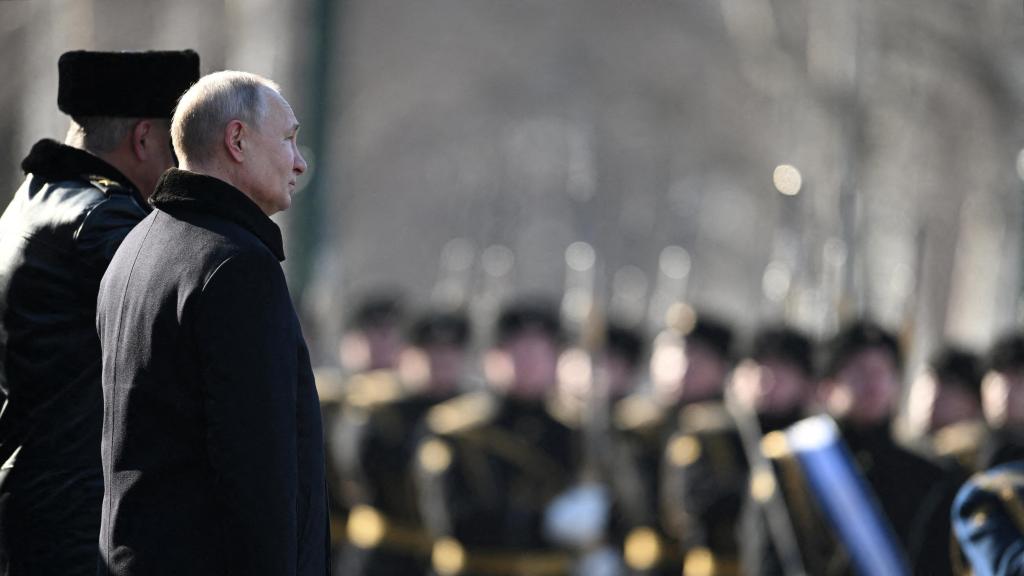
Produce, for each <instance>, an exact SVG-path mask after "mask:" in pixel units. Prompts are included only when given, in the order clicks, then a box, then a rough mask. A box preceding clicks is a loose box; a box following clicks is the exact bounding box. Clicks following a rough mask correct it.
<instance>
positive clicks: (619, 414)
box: [612, 394, 667, 432]
mask: <svg viewBox="0 0 1024 576" xmlns="http://www.w3.org/2000/svg"><path fill="white" fill-rule="evenodd" d="M666 412H667V410H666V408H665V407H664V406H663V405H662V404H660V403H658V401H657V400H655V399H654V398H653V397H651V396H648V395H645V394H633V395H631V396H627V397H625V398H623V399H622V400H619V401H618V402H617V403H616V404H615V408H614V409H613V412H612V423H613V424H614V425H615V428H617V429H619V430H623V431H627V432H629V431H643V430H650V429H652V428H655V427H658V426H660V425H662V424H663V423H664V422H665V416H666Z"/></svg>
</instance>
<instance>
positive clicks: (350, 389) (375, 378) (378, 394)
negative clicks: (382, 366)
mask: <svg viewBox="0 0 1024 576" xmlns="http://www.w3.org/2000/svg"><path fill="white" fill-rule="evenodd" d="M403 395H404V389H403V387H402V384H401V382H400V381H399V380H398V376H397V375H396V374H395V373H394V372H392V371H390V370H373V371H370V372H363V373H360V374H354V375H352V376H350V377H349V378H348V380H347V381H346V382H345V399H344V402H345V404H346V405H347V406H351V407H353V408H359V409H363V410H371V409H374V408H377V407H380V406H383V405H387V404H390V403H392V402H395V401H397V400H399V399H401V398H402V396H403Z"/></svg>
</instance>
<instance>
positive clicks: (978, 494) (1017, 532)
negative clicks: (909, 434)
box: [952, 461, 1024, 576]
mask: <svg viewBox="0 0 1024 576" xmlns="http://www.w3.org/2000/svg"><path fill="white" fill-rule="evenodd" d="M1022 495H1024V461H1017V462H1010V463H1007V464H1003V465H1001V466H997V467H995V468H993V469H991V470H988V471H985V472H982V473H979V474H976V475H975V476H974V477H972V478H971V479H970V480H969V481H968V482H967V483H966V484H964V486H963V487H962V488H961V489H960V491H959V492H958V493H957V496H956V501H955V502H954V504H953V511H952V519H953V529H954V534H955V536H956V538H957V540H958V542H959V544H960V547H961V549H962V550H963V559H964V560H965V561H966V565H965V566H964V568H968V569H969V571H966V572H964V573H967V574H974V576H1009V575H1021V574H1024V499H1022Z"/></svg>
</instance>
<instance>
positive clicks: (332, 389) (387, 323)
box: [316, 290, 405, 571]
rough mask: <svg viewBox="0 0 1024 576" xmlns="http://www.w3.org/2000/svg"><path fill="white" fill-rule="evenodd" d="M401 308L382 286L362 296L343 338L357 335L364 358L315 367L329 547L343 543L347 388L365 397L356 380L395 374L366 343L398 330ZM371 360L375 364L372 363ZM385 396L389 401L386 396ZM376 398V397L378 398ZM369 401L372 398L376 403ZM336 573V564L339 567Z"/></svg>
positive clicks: (399, 301) (391, 365) (398, 300)
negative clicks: (322, 435) (342, 461)
mask: <svg viewBox="0 0 1024 576" xmlns="http://www.w3.org/2000/svg"><path fill="white" fill-rule="evenodd" d="M404 316H405V309H404V304H403V301H402V298H401V297H400V296H398V295H396V294H392V293H390V292H388V291H387V290H384V291H382V292H381V293H379V294H375V295H373V296H369V297H365V298H362V299H361V300H360V301H359V304H358V305H357V306H355V307H354V309H353V310H352V312H351V314H350V315H349V316H348V318H346V322H345V324H346V325H345V329H346V331H347V335H346V338H349V337H351V335H353V334H359V335H360V336H362V342H361V344H362V346H364V347H365V349H364V350H363V352H365V355H366V357H365V358H359V359H358V360H359V361H360V362H363V363H364V364H362V365H356V366H353V365H345V366H344V367H321V368H318V369H317V370H316V383H317V392H318V394H319V395H320V406H321V418H322V419H323V423H324V430H325V432H326V438H325V441H326V446H327V450H326V458H327V483H328V485H329V486H330V487H331V490H330V493H329V507H330V511H331V547H332V549H334V550H341V549H342V548H344V547H345V545H346V543H347V522H348V513H349V507H350V504H349V502H348V501H346V499H345V494H348V493H351V491H350V490H349V488H347V487H346V486H344V484H343V481H342V478H341V476H340V475H339V474H340V471H341V468H342V466H341V464H340V458H341V453H342V452H343V451H345V450H348V448H347V447H346V443H348V444H350V443H351V442H350V441H349V440H348V439H347V438H346V434H347V426H346V424H345V413H346V402H347V400H348V393H349V390H353V389H360V390H363V392H359V393H357V395H362V396H364V397H365V395H366V392H365V390H366V387H365V386H361V385H360V384H359V383H360V382H363V381H365V380H366V379H367V378H369V379H370V380H373V379H376V378H378V377H381V378H383V379H384V380H386V381H390V380H394V379H396V378H397V376H395V374H394V369H395V368H396V366H395V360H396V359H395V358H390V357H389V358H388V359H387V362H384V359H383V358H382V357H380V355H377V356H375V355H374V353H373V352H372V351H371V347H373V346H374V345H375V343H374V342H371V337H370V336H369V333H370V332H373V333H374V337H375V338H379V336H380V335H381V334H384V333H385V332H387V331H394V332H396V333H400V332H401V328H402V324H403V322H404ZM342 351H343V352H342V354H343V356H344V354H345V352H344V351H345V346H344V345H343V346H342ZM350 360H351V359H350V358H344V357H343V358H342V363H343V364H344V363H345V362H348V361H350ZM374 362H377V364H376V365H375V364H374ZM381 392H382V394H384V395H387V394H390V393H391V392H393V391H391V392H389V391H388V390H382V391H381ZM386 399H391V398H390V397H388V398H386ZM378 400H380V399H378ZM378 400H374V401H378ZM339 571H340V567H339Z"/></svg>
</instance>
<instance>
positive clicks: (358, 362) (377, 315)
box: [340, 292, 405, 375]
mask: <svg viewBox="0 0 1024 576" xmlns="http://www.w3.org/2000/svg"><path fill="white" fill-rule="evenodd" d="M404 329H405V306H404V304H403V301H402V298H401V297H400V296H398V295H396V294H389V293H386V292H385V293H383V294H380V295H376V296H370V297H368V298H366V299H364V300H363V301H362V302H361V303H360V304H359V306H358V307H357V308H356V310H355V312H354V313H353V314H352V318H351V320H350V321H349V326H348V330H347V331H346V333H345V335H344V336H343V337H342V340H341V349H340V357H341V363H342V367H343V368H344V369H345V371H346V372H347V373H348V374H350V375H351V374H359V373H363V372H370V371H373V370H394V369H395V368H397V367H398V358H399V355H400V354H401V353H402V350H403V348H404V344H405V343H404V334H403V330H404Z"/></svg>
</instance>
